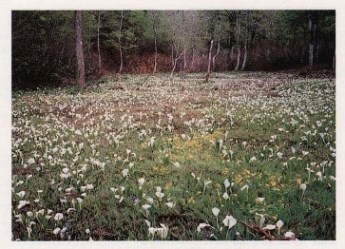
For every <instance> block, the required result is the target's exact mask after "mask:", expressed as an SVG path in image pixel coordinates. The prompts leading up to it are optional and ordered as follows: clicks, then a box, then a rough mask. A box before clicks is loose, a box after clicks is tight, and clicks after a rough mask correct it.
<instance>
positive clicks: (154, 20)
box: [150, 11, 158, 74]
mask: <svg viewBox="0 0 345 249" xmlns="http://www.w3.org/2000/svg"><path fill="white" fill-rule="evenodd" d="M150 14H151V15H150V16H151V22H152V31H153V39H154V41H155V61H154V67H153V72H152V74H155V73H156V71H157V57H158V49H157V29H156V20H157V16H156V13H155V12H154V11H151V12H150Z"/></svg>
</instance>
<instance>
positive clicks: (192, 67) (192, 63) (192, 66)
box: [191, 44, 195, 71]
mask: <svg viewBox="0 0 345 249" xmlns="http://www.w3.org/2000/svg"><path fill="white" fill-rule="evenodd" d="M194 50H195V49H194V44H193V46H192V61H191V70H192V71H194V56H195V55H194V53H195V51H194Z"/></svg>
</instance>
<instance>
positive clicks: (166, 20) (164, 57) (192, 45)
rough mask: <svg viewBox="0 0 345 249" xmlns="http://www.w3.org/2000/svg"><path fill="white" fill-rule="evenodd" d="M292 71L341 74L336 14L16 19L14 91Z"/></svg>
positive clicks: (96, 14) (17, 14)
mask: <svg viewBox="0 0 345 249" xmlns="http://www.w3.org/2000/svg"><path fill="white" fill-rule="evenodd" d="M78 39H80V41H79V43H78V41H77V43H76V40H78ZM76 44H80V45H81V46H79V50H78V46H77V45H76ZM81 60H82V63H83V65H82V69H83V70H82V71H83V72H80V69H77V67H80V63H79V66H78V63H77V61H79V62H80V61H81ZM290 68H299V69H300V68H304V69H306V70H313V69H320V68H322V69H334V68H335V11H333V10H329V11H325V10H324V11H315V10H314V11H309V10H298V11H296V10H294V11H275V10H270V11H258V10H255V11H254V10H218V11H156V10H155V11H153V10H143V11H127V10H126V11H120V10H117V11H82V12H80V11H75V12H74V11H13V12H12V82H13V84H12V87H13V89H18V88H36V87H38V86H56V85H60V84H75V83H76V82H78V83H79V84H83V82H80V81H78V79H77V80H76V77H77V78H80V76H81V77H82V78H84V74H85V77H86V80H90V79H95V78H97V77H99V76H101V75H108V74H120V73H141V74H142V73H145V74H155V73H156V72H164V73H169V74H170V75H171V76H173V75H174V73H179V72H205V73H206V72H208V75H209V73H210V72H211V71H247V70H250V71H254V70H255V71H262V70H265V71H273V70H274V71H275V70H286V69H290ZM80 74H82V75H80Z"/></svg>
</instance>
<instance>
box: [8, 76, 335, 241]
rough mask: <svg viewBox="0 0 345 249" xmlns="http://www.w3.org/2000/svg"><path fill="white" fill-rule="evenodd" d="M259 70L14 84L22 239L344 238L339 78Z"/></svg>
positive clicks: (17, 230)
mask: <svg viewBox="0 0 345 249" xmlns="http://www.w3.org/2000/svg"><path fill="white" fill-rule="evenodd" d="M253 75H254V76H255V74H253V73H251V74H250V75H249V74H245V73H239V74H224V73H222V74H216V75H215V77H214V78H213V79H212V81H211V83H209V84H203V83H202V77H200V76H201V75H198V74H190V75H184V76H182V77H176V78H174V80H173V81H172V80H171V79H169V78H168V77H166V76H164V75H158V76H154V77H153V76H139V75H125V76H123V77H120V78H119V79H118V80H114V79H112V78H103V79H101V80H100V82H99V85H98V86H93V87H89V88H87V89H84V90H80V89H76V88H63V89H50V90H45V89H41V90H37V91H32V92H16V93H14V94H13V103H12V104H13V112H12V120H13V131H12V187H13V195H12V211H13V215H12V217H13V221H12V224H13V226H12V233H13V239H14V240H89V239H93V240H152V239H153V240H160V239H164V240H224V239H230V240H261V239H267V238H268V237H270V236H273V238H274V239H289V238H288V233H287V232H293V233H294V234H295V236H296V237H297V238H298V239H301V240H334V239H335V83H334V80H331V81H329V80H323V79H296V80H294V81H292V82H290V81H289V82H288V81H286V80H285V78H284V77H285V75H283V74H263V73H260V74H257V77H253ZM249 76H250V77H249ZM139 179H144V180H141V181H144V182H143V183H142V182H141V183H140V181H139ZM226 179H227V180H228V181H229V183H230V186H227V187H226V185H225V183H224V181H225V180H226ZM303 184H306V189H305V191H303V190H302V189H301V186H302V185H303ZM157 187H158V188H157ZM23 191H24V192H23ZM23 193H24V194H23ZM258 198H259V199H258ZM260 198H261V200H263V201H259V200H260ZM23 201H27V202H25V205H20V204H21V203H24V202H23ZM214 207H217V208H219V210H220V212H219V214H218V216H217V217H216V216H215V215H214V214H213V213H212V208H214ZM60 214H62V219H58V216H59V215H60ZM227 215H228V216H230V215H231V216H232V217H233V218H234V219H236V221H237V223H236V224H235V225H234V226H233V227H231V228H230V229H228V227H227V226H225V224H224V223H223V220H224V219H225V217H226V216H227ZM260 215H263V217H264V218H265V220H264V223H262V224H260V219H259V218H260ZM279 220H281V221H283V226H282V227H281V228H280V230H278V229H277V227H276V228H275V229H273V230H267V229H264V227H265V226H267V225H269V224H271V225H275V224H277V222H278V221H279ZM203 223H205V224H207V225H206V226H204V227H203V228H200V229H199V230H198V229H197V228H198V226H199V225H200V224H203ZM59 229H60V230H59ZM255 229H256V230H255ZM270 238H272V237H270Z"/></svg>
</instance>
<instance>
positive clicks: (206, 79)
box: [205, 40, 213, 83]
mask: <svg viewBox="0 0 345 249" xmlns="http://www.w3.org/2000/svg"><path fill="white" fill-rule="evenodd" d="M212 47H213V40H211V44H210V49H209V51H208V66H207V74H206V77H205V83H207V82H208V80H209V78H210V74H211V59H212Z"/></svg>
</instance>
